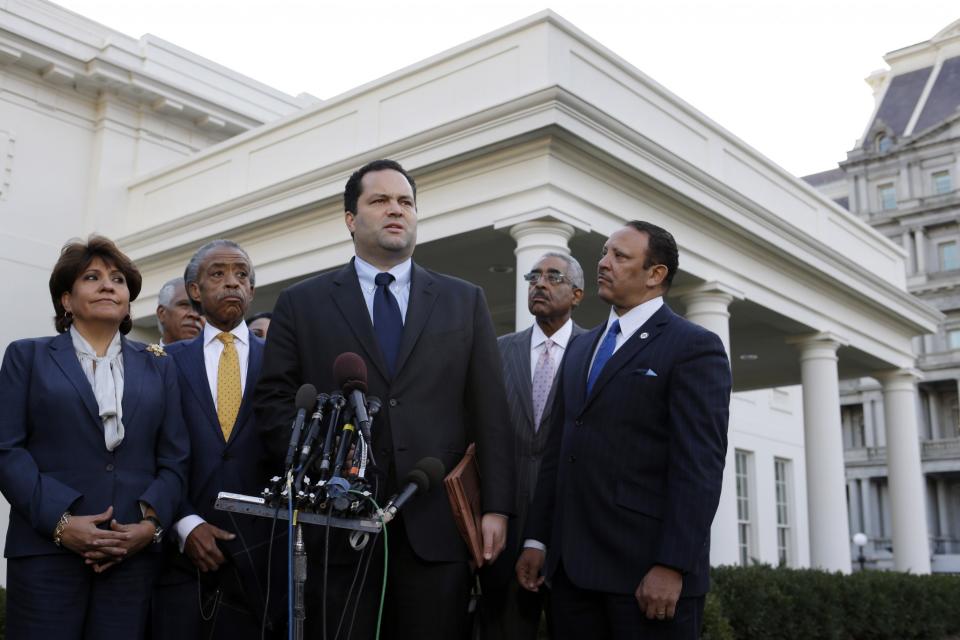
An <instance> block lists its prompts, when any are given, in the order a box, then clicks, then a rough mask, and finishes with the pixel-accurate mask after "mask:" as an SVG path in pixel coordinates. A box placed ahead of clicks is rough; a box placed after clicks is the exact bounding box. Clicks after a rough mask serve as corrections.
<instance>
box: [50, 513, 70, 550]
mask: <svg viewBox="0 0 960 640" xmlns="http://www.w3.org/2000/svg"><path fill="white" fill-rule="evenodd" d="M68 522H70V512H69V511H64V512H63V515H62V516H60V520H59V522H57V528H56V529H54V530H53V543H54V544H55V545H57V546H58V547H59V546H62V540H61V538H63V530H64V529H65V528H66V526H67V523H68Z"/></svg>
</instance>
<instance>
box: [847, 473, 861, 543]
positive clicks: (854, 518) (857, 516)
mask: <svg viewBox="0 0 960 640" xmlns="http://www.w3.org/2000/svg"><path fill="white" fill-rule="evenodd" d="M847 496H848V497H849V499H850V530H851V531H853V532H854V533H856V532H857V531H863V529H864V525H863V507H862V506H861V505H860V481H859V480H858V479H856V478H854V479H853V480H848V481H847Z"/></svg>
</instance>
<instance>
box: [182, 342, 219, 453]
mask: <svg viewBox="0 0 960 640" xmlns="http://www.w3.org/2000/svg"><path fill="white" fill-rule="evenodd" d="M180 358H182V359H183V361H184V366H183V367H181V369H180V372H181V373H182V374H183V377H185V378H186V379H187V381H188V382H189V383H190V384H189V385H188V386H189V387H190V391H189V393H192V394H193V397H194V398H195V399H196V401H197V402H196V406H197V407H199V409H200V411H202V412H203V416H204V417H205V418H206V421H207V423H208V424H209V425H210V428H211V429H213V430H214V431H215V432H216V434H217V437H218V438H220V439H221V440H223V431H222V430H221V429H220V418H218V417H217V408H216V406H215V405H214V404H213V396H211V395H210V380H209V379H208V378H207V362H206V360H205V359H204V357H203V332H202V331H201V332H200V335H199V336H197V337H196V338H194V339H193V340H192V341H190V343H189V344H187V345H186V348H184V350H183V351H182V352H181V354H180ZM180 392H181V393H186V391H184V390H183V389H181V390H180Z"/></svg>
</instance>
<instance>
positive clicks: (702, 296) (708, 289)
mask: <svg viewBox="0 0 960 640" xmlns="http://www.w3.org/2000/svg"><path fill="white" fill-rule="evenodd" d="M672 293H673V294H674V295H677V296H678V297H679V298H680V299H681V300H682V301H683V303H684V306H686V308H687V312H686V315H685V317H686V318H687V320H689V321H690V322H695V323H697V324H699V325H700V326H701V327H704V328H706V329H709V330H710V331H712V332H714V333H715V334H717V335H718V336H720V340H721V341H722V342H723V348H724V349H726V351H727V356H728V357H729V356H730V311H729V307H730V303H731V302H733V301H734V300H735V299H739V300H742V299H743V294H742V293H740V292H739V291H737V290H735V289H732V288H730V287H728V286H726V285H723V284H720V283H718V282H708V283H705V284H702V285H697V286H696V287H693V288H691V289H682V290H674V291H673V292H672ZM734 449H735V443H732V442H729V443H728V445H727V461H726V465H725V466H724V468H723V487H722V489H721V491H720V504H719V505H718V506H717V513H716V515H715V516H714V517H713V524H712V525H711V527H710V563H711V564H713V565H719V564H737V563H738V562H739V561H740V558H739V556H738V554H737V535H738V532H737V482H736V469H735V468H734Z"/></svg>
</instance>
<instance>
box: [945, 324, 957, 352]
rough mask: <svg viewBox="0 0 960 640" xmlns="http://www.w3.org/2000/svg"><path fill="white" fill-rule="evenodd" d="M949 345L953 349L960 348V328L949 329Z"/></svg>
mask: <svg viewBox="0 0 960 640" xmlns="http://www.w3.org/2000/svg"><path fill="white" fill-rule="evenodd" d="M947 345H948V346H949V347H950V348H951V349H960V329H952V330H950V331H947Z"/></svg>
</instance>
